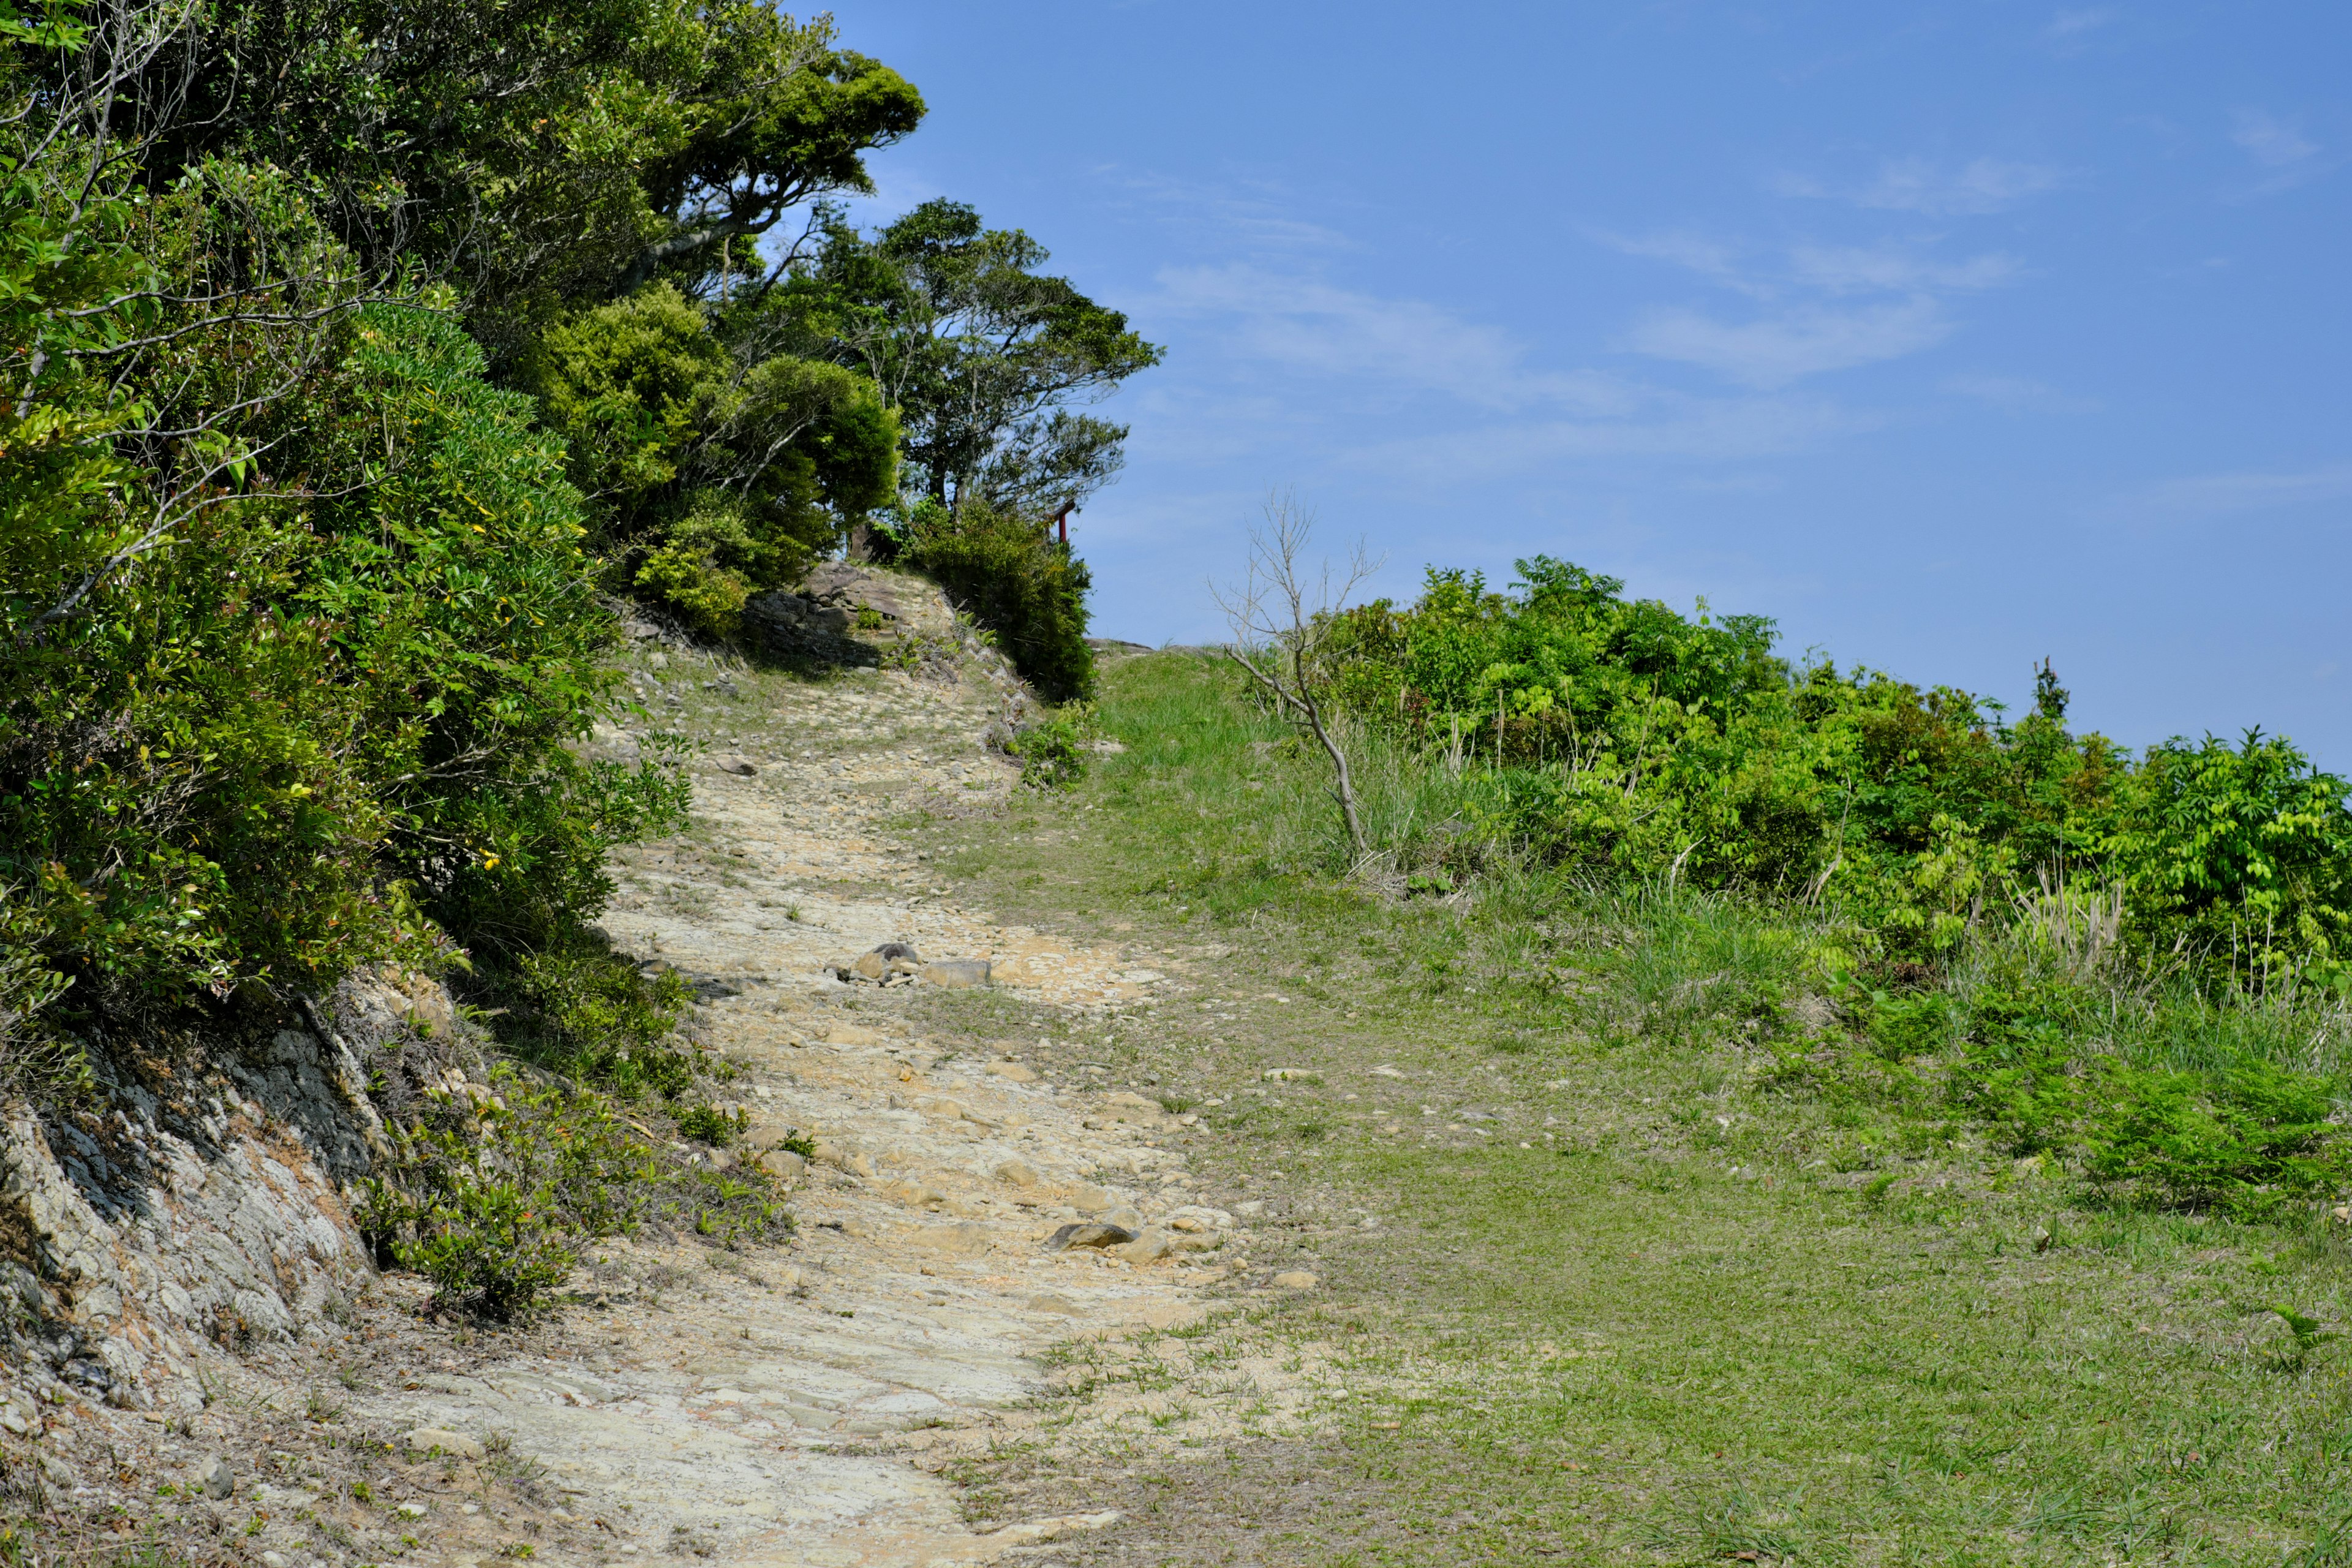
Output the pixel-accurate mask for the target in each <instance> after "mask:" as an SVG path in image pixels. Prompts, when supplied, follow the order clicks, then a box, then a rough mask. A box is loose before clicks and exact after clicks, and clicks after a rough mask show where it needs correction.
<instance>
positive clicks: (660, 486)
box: [530, 284, 898, 637]
mask: <svg viewBox="0 0 2352 1568" xmlns="http://www.w3.org/2000/svg"><path fill="white" fill-rule="evenodd" d="M530 382H531V384H532V386H533V388H534V390H536V391H537V392H538V394H539V395H540V399H541V405H542V406H543V409H544V413H545V416H546V418H547V421H548V423H549V424H550V426H552V427H553V428H554V429H556V430H558V431H561V432H562V434H563V436H564V437H565V439H566V441H567V443H568V446H569V450H570V454H571V465H572V475H573V477H574V479H576V481H577V482H578V484H579V485H580V487H581V489H582V490H583V492H585V493H586V494H587V495H589V496H591V497H593V498H594V500H593V503H592V505H591V507H590V513H591V516H592V518H593V521H594V526H595V530H596V533H597V537H598V541H599V542H600V544H602V545H603V546H604V548H605V549H607V550H609V551H611V552H614V555H615V556H616V558H618V559H619V560H621V561H622V562H623V563H624V572H623V575H624V576H625V581H626V583H627V584H628V585H631V586H634V587H635V588H638V589H641V590H645V591H646V592H648V593H650V594H652V595H654V596H656V597H657V598H660V599H663V600H665V601H667V603H668V604H669V605H672V606H673V607H674V608H676V609H677V610H678V611H679V612H680V613H681V614H683V615H684V616H686V617H687V619H688V620H689V621H691V622H693V623H694V624H696V625H697V626H700V627H701V628H702V629H703V630H705V631H707V632H709V633H710V634H712V635H714V636H718V637H730V636H732V635H734V633H735V631H736V629H737V620H738V616H740V612H741V610H742V608H743V604H744V601H745V600H746V599H748V598H749V597H750V596H751V595H753V594H756V593H760V592H761V591H763V590H765V589H770V588H775V587H779V586H782V584H784V583H785V582H787V581H788V580H789V579H790V578H791V577H792V576H793V574H795V573H796V572H797V571H798V569H799V568H800V567H802V566H803V565H805V564H806V563H807V562H808V561H809V559H810V557H811V556H812V555H813V554H814V553H816V552H821V551H823V550H824V549H826V548H829V547H830V546H831V545H833V544H834V543H835V542H836V541H837V540H838V539H839V538H840V537H841V534H842V531H843V529H844V527H845V520H846V519H852V518H856V517H859V516H862V515H863V514H864V512H865V510H866V509H867V508H869V507H871V506H874V505H876V504H877V503H879V502H880V501H881V500H884V499H885V498H887V496H888V495H889V494H890V492H891V489H892V488H893V475H894V473H895V471H896V462H897V452H898V422H897V418H896V416H894V415H893V414H891V413H890V411H889V410H888V409H887V408H885V407H884V406H883V405H882V402H881V395H880V392H879V390H878V389H877V387H876V386H875V384H874V383H873V382H872V381H871V380H869V379H868V378H867V377H866V376H865V375H863V374H859V373H858V372H856V371H853V370H849V369H845V368H844V367H842V366H839V365H835V364H829V363H824V362H822V361H819V360H812V359H803V358H800V357H797V356H794V355H792V354H788V353H777V352H775V343H774V334H773V333H772V332H771V331H764V330H762V329H761V328H760V327H759V325H758V324H757V323H756V321H752V322H746V321H737V320H735V317H734V315H733V314H730V312H727V311H725V310H719V311H715V312H714V311H713V310H710V309H709V308H707V307H705V306H703V305H699V304H697V303H696V302H694V301H691V300H688V299H687V298H686V297H685V296H684V295H682V294H680V293H679V292H678V291H677V289H674V288H671V287H670V286H668V285H667V284H656V285H655V286H654V287H652V288H650V289H646V290H645V291H643V292H641V293H638V294H635V295H632V296H631V297H629V298H628V299H625V300H616V301H614V302H613V303H611V304H605V305H599V306H597V307H595V308H594V309H593V310H586V311H583V312H582V313H580V314H579V315H576V316H574V317H572V318H571V319H569V320H567V321H561V322H557V323H555V324H554V325H552V326H551V327H550V328H549V329H548V331H546V332H545V334H544V335H543V336H542V337H541V339H540V342H539V343H538V345H537V347H536V348H535V349H534V350H533V352H532V356H531V359H530Z"/></svg>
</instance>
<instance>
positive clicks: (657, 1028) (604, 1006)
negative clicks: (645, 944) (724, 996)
mask: <svg viewBox="0 0 2352 1568" xmlns="http://www.w3.org/2000/svg"><path fill="white" fill-rule="evenodd" d="M478 988H479V989H480V990H481V991H482V993H483V994H485V995H486V996H488V997H489V998H491V999H494V1000H496V1001H498V1002H500V1003H502V1004H503V1005H505V1008H506V1011H505V1013H504V1014H503V1016H500V1017H499V1019H498V1022H499V1026H500V1033H501V1036H502V1038H503V1041H504V1043H505V1045H506V1046H507V1047H508V1048H509V1049H510V1050H512V1051H514V1052H515V1053H516V1054H517V1055H519V1056H520V1057H522V1058H524V1059H526V1060H528V1061H530V1062H532V1063H534V1064H536V1065H538V1066H540V1067H542V1068H548V1069H550V1070H551V1071H554V1072H559V1073H562V1074H563V1075H564V1076H565V1077H567V1078H570V1079H575V1080H576V1081H578V1082H580V1083H583V1084H586V1085H590V1086H593V1087H594V1088H597V1089H604V1090H607V1091H609V1092H611V1093H613V1094H614V1095H617V1096H618V1097H619V1098H621V1099H622V1100H637V1099H640V1098H642V1097H643V1096H645V1095H646V1094H647V1093H652V1094H656V1095H658V1096H660V1097H661V1098H662V1099H664V1100H675V1099H677V1097H678V1096H680V1095H682V1094H684V1093H685V1092H686V1091H687V1090H688V1089H689V1088H690V1087H691V1086H692V1085H693V1082H694V1078H695V1073H696V1069H697V1068H698V1066H699V1058H698V1055H697V1053H695V1052H693V1051H691V1050H688V1048H686V1047H684V1046H683V1045H682V1044H681V1043H680V1041H679V1040H678V1038H677V1034H676V1030H677V1024H678V1020H679V1019H680V1018H682V1017H683V1016H685V1013H686V1008H687V1004H688V1000H689V998H688V992H687V987H686V982H685V981H684V980H683V979H681V978H680V977H679V976H678V974H677V972H676V971H674V970H667V969H665V970H658V971H656V972H655V973H651V974H646V973H641V972H640V971H639V970H638V968H637V966H636V965H635V964H634V963H631V962H629V960H628V959H626V958H625V957H623V956H622V955H621V954H619V953H616V952H613V951H612V950H611V949H610V948H608V947H607V946H605V944H604V942H601V941H598V940H597V939H596V938H595V937H593V935H592V934H590V933H587V932H584V931H582V932H575V933H572V934H571V935H570V936H569V937H568V938H567V940H565V941H563V942H560V943H559V944H558V945H556V946H554V947H551V948H549V949H547V950H545V951H543V952H525V953H521V954H519V955H517V956H516V957H515V959H514V960H513V962H512V963H511V964H508V965H502V966H499V967H497V968H492V969H488V970H486V971H484V972H483V973H482V974H481V976H480V978H479V981H478Z"/></svg>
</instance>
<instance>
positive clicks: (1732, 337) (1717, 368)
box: [1624, 299, 1952, 387]
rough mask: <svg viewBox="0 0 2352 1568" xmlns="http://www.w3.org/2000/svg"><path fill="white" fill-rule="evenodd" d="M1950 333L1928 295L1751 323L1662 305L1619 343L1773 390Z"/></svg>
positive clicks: (1894, 355) (1892, 355)
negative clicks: (1925, 297)
mask: <svg viewBox="0 0 2352 1568" xmlns="http://www.w3.org/2000/svg"><path fill="white" fill-rule="evenodd" d="M1951 331H1952V323H1951V322H1950V321H1948V319H1947V318H1946V317H1945V315H1944V313H1943V309H1942V307H1941V306H1939V305H1938V304H1937V302H1936V301H1935V300H1929V299H1913V300H1901V301H1898V302H1894V303H1888V304H1882V305H1867V306H1860V307H1856V308H1853V309H1849V310H1832V309H1829V308H1825V307H1822V306H1809V307H1802V308H1800V309H1796V310H1784V311H1781V312H1780V313H1778V314H1776V315H1773V316H1770V317H1767V318H1764V319H1762V320H1759V321H1717V320H1716V319H1714V318H1713V317H1710V316H1705V315H1701V314H1700V313H1699V312H1697V311H1696V310H1654V311H1652V312H1651V313H1650V314H1649V315H1647V316H1645V317H1643V318H1642V319H1641V320H1640V321H1636V322H1635V323H1634V325H1633V329H1632V331H1629V332H1627V333H1626V335H1625V338H1624V345H1625V347H1627V348H1629V349H1631V350H1632V351H1633V352H1634V353H1641V354H1648V355H1650V356H1651V357H1653V358H1655V359H1664V360H1676V361H1680V362H1682V363H1687V364H1696V365H1699V366H1702V367H1704V368H1706V369H1707V370H1711V371H1714V372H1715V373H1716V374H1718V375H1721V376H1724V377H1725V378H1727V379H1728V380H1731V381H1736V382H1738V383H1740V384H1744V385H1748V386H1758V387H1779V386H1786V385H1788V384H1790V382H1793V381H1796V380H1799V379H1800V378H1801V377H1804V376H1808V375H1818V374H1822V372H1824V371H1833V370H1850V369H1853V367H1855V366H1857V365H1864V364H1874V363H1878V362H1880V361H1882V360H1890V359H1899V358H1901V357H1902V356H1903V355H1905V354H1908V353H1917V352H1918V351H1920V350H1921V349H1926V348H1932V347H1934V346H1935V345H1936V344H1937V343H1939V342H1943V341H1944V339H1945V338H1946V337H1948V336H1949V335H1950V333H1951Z"/></svg>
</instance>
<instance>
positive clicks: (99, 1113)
mask: <svg viewBox="0 0 2352 1568" xmlns="http://www.w3.org/2000/svg"><path fill="white" fill-rule="evenodd" d="M270 1024H271V1025H272V1026H264V1027H260V1028H257V1029H253V1030H251V1031H250V1032H248V1033H246V1034H243V1035H225V1036H220V1037H213V1036H206V1037H201V1038H197V1039H192V1040H184V1041H179V1042H175V1043H174V1044H173V1046H172V1047H171V1048H168V1049H167V1048H163V1047H159V1046H158V1045H157V1044H156V1043H155V1042H152V1041H145V1040H142V1041H135V1042H122V1041H111V1040H105V1041H94V1042H89V1045H88V1047H87V1048H88V1053H89V1062H90V1066H91V1068H92V1073H93V1085H92V1089H91V1090H90V1092H89V1093H88V1094H87V1095H85V1096H82V1097H79V1098H78V1099H76V1100H73V1101H72V1102H70V1103H68V1104H62V1105H55V1106H47V1107H43V1108H40V1109H38V1110H37V1109H36V1108H35V1107H33V1106H32V1105H30V1104H27V1103H25V1102H22V1101H19V1102H16V1103H13V1104H10V1105H7V1106H5V1107H0V1350H8V1351H13V1352H18V1353H19V1354H21V1356H22V1359H23V1360H24V1362H25V1363H26V1372H27V1373H29V1374H30V1375H31V1376H32V1377H33V1378H34V1379H35V1381H39V1380H40V1379H41V1378H43V1377H47V1378H53V1379H63V1380H65V1381H66V1382H68V1383H69V1384H76V1385H78V1386H79V1387H80V1388H81V1389H82V1390H83V1391H85V1393H86V1394H90V1395H93V1396H100V1397H103V1398H104V1399H106V1400H107V1401H108V1402H109V1403H111V1404H116V1405H149V1404H152V1403H156V1402H159V1401H160V1402H163V1403H166V1404H184V1405H191V1407H193V1405H194V1403H201V1401H200V1398H199V1395H198V1392H197V1390H196V1388H195V1387H194V1383H193V1381H192V1379H193V1374H194V1361H195V1351H196V1346H197V1344H198V1342H201V1341H206V1340H209V1341H212V1342H215V1343H218V1344H224V1345H231V1346H234V1345H238V1344H243V1343H246V1342H251V1341H253V1340H255V1339H298V1338H301V1337H304V1336H306V1335H308V1334H310V1333H313V1332H315V1331H318V1330H319V1329H320V1325H321V1324H322V1322H330V1321H339V1320H341V1319H342V1318H343V1317H345V1316H347V1315H348V1301H349V1298H350V1296H351V1295H352V1292H354V1291H355V1290H357V1289H359V1288H361V1287H362V1285H364V1284H365V1282H366V1281H367V1280H368V1279H369V1278H370V1277H371V1276H372V1274H373V1259H372V1258H371V1257H370V1254H369V1249H368V1247H367V1246H366V1244H365V1242H364V1241H363V1240H362V1237H361V1236H360V1233H359V1230H358V1227H357V1226H356V1225H355V1224H354V1223H353V1220H352V1194H353V1190H354V1189H353V1184H355V1183H357V1182H359V1181H361V1180H362V1179H363V1178H365V1177H366V1175H367V1174H368V1173H369V1172H370V1171H371V1170H372V1169H373V1167H374V1165H375V1163H376V1162H377V1161H378V1160H379V1159H381V1158H382V1157H383V1154H384V1152H385V1148H386V1146H385V1142H384V1134H383V1121H382V1119H381V1115H380V1112H379V1111H378V1110H377V1107H376V1105H375V1104H374V1103H373V1101H372V1100H371V1099H370V1095H369V1086H370V1082H371V1080H373V1083H374V1085H375V1086H376V1092H377V1093H378V1094H379V1095H380V1096H383V1097H386V1098H387V1099H389V1100H393V1101H394V1102H397V1101H398V1100H401V1099H403V1098H404V1097H405V1096H406V1095H408V1094H412V1093H415V1092H416V1091H417V1086H419V1085H421V1084H422V1083H424V1082H425V1081H426V1079H427V1078H428V1077H429V1076H437V1074H438V1073H439V1072H441V1071H443V1070H446V1064H447V1062H448V1061H449V1060H450V1059H451V1058H465V1057H467V1055H469V1054H470V1047H469V1043H468V1041H467V1037H466V1036H465V1034H464V1032H463V1031H462V1029H461V1028H460V1027H459V1026H458V1021H457V1016H456V1013H455V1009H454V1008H453V1007H452V1006H451V1005H450V1002H449V998H448V995H447V994H446V992H445V991H443V990H442V989H441V987H440V986H439V985H437V984H435V983H433V982H432V981H430V980H427V979H425V978H423V977H420V976H413V975H406V974H402V973H396V972H393V973H382V972H379V973H370V974H364V975H361V976H358V977H355V978H353V979H351V980H348V981H346V982H344V983H343V984H342V985H341V986H339V987H338V988H337V989H336V991H335V993H334V994H332V995H331V997H329V998H327V999H326V1000H325V1002H324V1003H323V1004H319V1003H312V1002H310V1001H308V1000H305V1001H303V1002H301V1003H299V1004H297V1005H296V1007H295V1008H294V1009H293V1011H292V1012H291V1014H290V1015H289V1016H285V1017H283V1018H282V1019H278V1020H271V1021H270Z"/></svg>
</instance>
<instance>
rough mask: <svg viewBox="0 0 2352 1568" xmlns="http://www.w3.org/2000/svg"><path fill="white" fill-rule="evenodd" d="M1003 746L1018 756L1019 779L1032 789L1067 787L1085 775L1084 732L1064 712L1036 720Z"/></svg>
mask: <svg viewBox="0 0 2352 1568" xmlns="http://www.w3.org/2000/svg"><path fill="white" fill-rule="evenodd" d="M1005 750H1006V751H1008V752H1012V753H1013V755H1014V756H1016V757H1018V758H1020V759H1021V782H1022V783H1023V784H1027V785H1028V786H1029V787H1030V788H1032V789H1039V790H1057V789H1068V788H1069V787H1071V786H1072V785H1073V784H1076V783H1077V782H1078V781H1079V780H1081V779H1083V778H1085V777H1086V776H1087V752H1086V742H1085V732H1084V731H1083V730H1082V729H1081V728H1080V725H1079V721H1078V720H1076V718H1073V717H1072V716H1071V715H1069V714H1067V713H1055V714H1053V715H1051V716H1049V717H1047V718H1045V719H1041V720H1039V721H1037V722H1036V723H1034V724H1032V725H1030V726H1029V727H1028V728H1027V729H1025V730H1023V731H1021V732H1020V733H1018V734H1016V735H1014V736H1013V739H1012V741H1011V742H1009V743H1008V744H1007V745H1006V746H1005Z"/></svg>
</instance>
